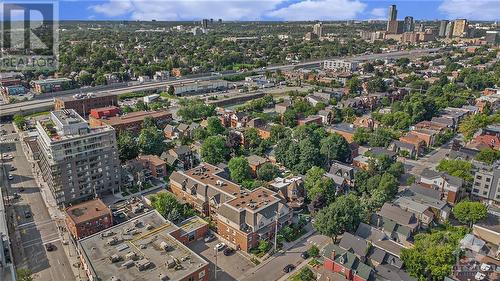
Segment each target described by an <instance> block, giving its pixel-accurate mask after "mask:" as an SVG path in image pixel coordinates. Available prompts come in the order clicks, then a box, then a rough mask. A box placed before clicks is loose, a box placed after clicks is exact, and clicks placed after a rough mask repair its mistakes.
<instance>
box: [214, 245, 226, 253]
mask: <svg viewBox="0 0 500 281" xmlns="http://www.w3.org/2000/svg"><path fill="white" fill-rule="evenodd" d="M224 247H226V244H224V243H217V245H215V247H214V250H216V251H217V252H220V251H221V250H222V249H224Z"/></svg>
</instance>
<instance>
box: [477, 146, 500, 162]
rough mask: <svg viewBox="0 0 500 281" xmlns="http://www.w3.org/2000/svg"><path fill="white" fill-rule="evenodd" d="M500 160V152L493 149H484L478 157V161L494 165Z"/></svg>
mask: <svg viewBox="0 0 500 281" xmlns="http://www.w3.org/2000/svg"><path fill="white" fill-rule="evenodd" d="M499 159H500V151H498V150H495V149H492V148H484V149H481V151H479V153H478V154H477V155H476V160H478V161H481V162H484V163H487V164H490V165H492V164H493V163H494V162H495V161H497V160H499Z"/></svg>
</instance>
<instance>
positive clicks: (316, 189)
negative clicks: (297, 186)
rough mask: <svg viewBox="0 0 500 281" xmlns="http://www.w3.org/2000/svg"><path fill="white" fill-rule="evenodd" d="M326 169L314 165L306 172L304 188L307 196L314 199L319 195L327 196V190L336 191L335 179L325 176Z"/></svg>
mask: <svg viewBox="0 0 500 281" xmlns="http://www.w3.org/2000/svg"><path fill="white" fill-rule="evenodd" d="M324 175H325V170H323V169H322V168H320V167H316V166H314V167H312V168H311V169H309V170H308V171H307V173H306V179H305V181H304V188H305V190H306V195H307V198H309V199H310V200H314V199H315V198H317V197H319V196H325V195H326V193H327V192H332V191H333V192H335V191H334V190H332V189H333V180H332V179H330V178H327V177H325V176H324Z"/></svg>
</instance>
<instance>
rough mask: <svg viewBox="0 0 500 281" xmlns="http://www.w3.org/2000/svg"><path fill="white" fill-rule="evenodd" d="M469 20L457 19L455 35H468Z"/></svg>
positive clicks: (454, 29) (454, 27)
mask: <svg viewBox="0 0 500 281" xmlns="http://www.w3.org/2000/svg"><path fill="white" fill-rule="evenodd" d="M467 26H468V23H467V20H466V19H457V20H455V22H454V25H453V37H466V36H467Z"/></svg>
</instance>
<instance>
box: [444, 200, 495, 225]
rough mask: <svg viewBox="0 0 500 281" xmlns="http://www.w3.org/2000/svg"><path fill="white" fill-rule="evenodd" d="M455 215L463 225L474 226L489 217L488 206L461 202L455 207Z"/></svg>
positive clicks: (479, 203)
mask: <svg viewBox="0 0 500 281" xmlns="http://www.w3.org/2000/svg"><path fill="white" fill-rule="evenodd" d="M453 215H454V216H455V218H457V220H459V221H460V222H461V223H466V224H469V225H472V224H474V223H476V222H478V221H480V220H482V219H485V218H486V216H487V215H488V209H487V208H486V205H484V204H483V203H481V202H471V201H461V202H458V203H457V204H456V205H455V207H453Z"/></svg>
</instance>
